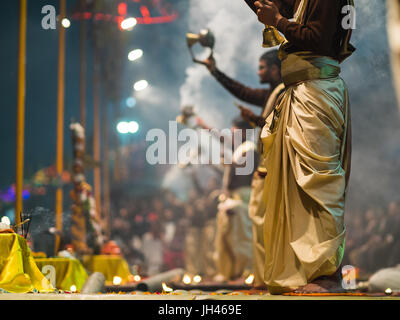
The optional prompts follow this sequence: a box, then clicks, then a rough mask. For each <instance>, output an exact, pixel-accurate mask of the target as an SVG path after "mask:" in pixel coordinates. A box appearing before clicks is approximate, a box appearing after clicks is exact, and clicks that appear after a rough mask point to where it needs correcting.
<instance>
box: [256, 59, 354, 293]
mask: <svg viewBox="0 0 400 320" xmlns="http://www.w3.org/2000/svg"><path fill="white" fill-rule="evenodd" d="M339 73H340V67H339V63H338V62H337V61H336V60H333V59H331V58H328V57H320V56H315V55H312V54H311V53H308V52H300V53H296V54H289V55H287V56H286V57H285V58H283V59H282V78H283V81H284V83H285V85H286V91H285V93H284V94H283V95H282V97H281V99H280V101H279V102H278V105H277V107H276V109H275V111H274V117H273V120H272V121H271V123H268V122H267V123H266V125H265V127H264V128H263V132H262V136H261V138H262V141H263V148H264V150H263V155H264V157H265V159H266V168H267V172H268V175H267V177H266V180H265V185H264V195H263V200H264V203H265V206H266V212H265V223H264V243H265V266H264V267H265V270H264V281H265V283H266V284H267V286H268V289H269V291H270V292H271V293H282V292H285V291H289V290H293V289H295V288H297V287H299V286H302V285H305V284H307V283H309V282H311V281H312V280H314V279H316V278H317V277H320V276H323V275H332V274H334V273H335V272H336V270H337V269H338V268H339V267H340V264H341V262H342V258H343V252H344V244H345V226H344V205H345V191H346V186H347V181H348V175H349V172H350V150H351V143H350V115H349V99H348V93H347V88H346V84H345V83H344V81H343V80H342V79H341V78H340V77H339Z"/></svg>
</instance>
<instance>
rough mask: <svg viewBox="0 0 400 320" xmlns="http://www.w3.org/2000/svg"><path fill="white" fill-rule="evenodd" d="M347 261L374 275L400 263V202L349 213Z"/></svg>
mask: <svg viewBox="0 0 400 320" xmlns="http://www.w3.org/2000/svg"><path fill="white" fill-rule="evenodd" d="M346 228H347V237H346V248H345V257H344V264H350V265H353V266H355V267H357V268H359V270H360V272H361V273H363V274H372V273H374V272H376V271H377V270H379V269H381V268H387V267H394V266H396V265H397V264H400V203H398V202H391V203H389V204H388V206H387V207H370V208H368V209H366V210H364V211H360V212H346Z"/></svg>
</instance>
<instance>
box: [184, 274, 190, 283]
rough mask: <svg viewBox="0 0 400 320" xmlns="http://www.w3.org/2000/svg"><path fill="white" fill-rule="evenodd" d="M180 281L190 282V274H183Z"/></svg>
mask: <svg viewBox="0 0 400 320" xmlns="http://www.w3.org/2000/svg"><path fill="white" fill-rule="evenodd" d="M182 282H183V283H184V284H190V283H191V282H192V279H191V278H190V276H189V275H188V274H185V275H184V276H183V279H182Z"/></svg>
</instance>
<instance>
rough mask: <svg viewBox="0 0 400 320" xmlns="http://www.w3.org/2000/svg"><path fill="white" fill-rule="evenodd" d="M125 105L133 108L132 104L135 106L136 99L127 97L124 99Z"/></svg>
mask: <svg viewBox="0 0 400 320" xmlns="http://www.w3.org/2000/svg"><path fill="white" fill-rule="evenodd" d="M126 105H127V106H128V107H129V108H133V107H134V106H136V99H135V98H134V97H129V98H128V99H126Z"/></svg>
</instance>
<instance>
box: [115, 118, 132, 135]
mask: <svg viewBox="0 0 400 320" xmlns="http://www.w3.org/2000/svg"><path fill="white" fill-rule="evenodd" d="M117 131H118V132H119V133H122V134H127V133H128V132H129V123H128V122H126V121H121V122H119V123H118V124H117Z"/></svg>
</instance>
